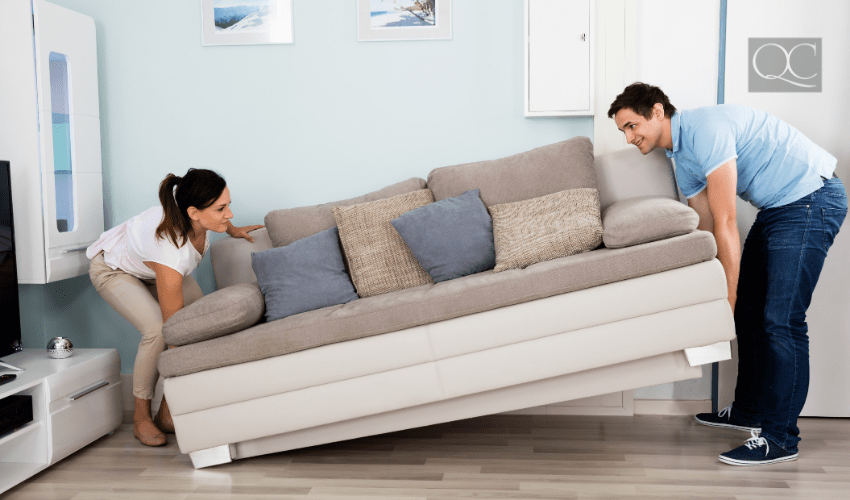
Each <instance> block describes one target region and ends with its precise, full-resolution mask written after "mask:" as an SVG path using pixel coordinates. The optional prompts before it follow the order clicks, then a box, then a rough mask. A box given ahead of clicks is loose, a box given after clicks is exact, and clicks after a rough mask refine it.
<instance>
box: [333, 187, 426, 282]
mask: <svg viewBox="0 0 850 500" xmlns="http://www.w3.org/2000/svg"><path fill="white" fill-rule="evenodd" d="M433 202H434V194H433V193H431V190H430V189H421V190H419V191H413V192H412V193H405V194H400V195H397V196H393V197H391V198H385V199H383V200H378V201H373V202H370V203H361V204H359V205H352V206H348V207H333V214H334V218H335V219H336V224H337V227H338V228H339V239H340V241H341V242H342V248H343V250H344V251H345V258H346V260H347V261H348V269H349V271H350V273H351V281H352V282H353V283H354V288H356V289H357V295H359V296H361V297H371V296H373V295H380V294H382V293H388V292H394V291H396V290H402V289H405V288H411V287H414V286H419V285H427V284H429V283H434V280H433V279H431V276H430V275H429V274H428V272H427V271H425V269H424V268H423V267H422V266H421V265H420V264H419V262H418V261H417V260H416V258H415V257H414V256H413V254H412V253H411V252H410V249H409V248H408V247H407V245H406V244H405V243H404V240H403V239H402V238H401V236H400V235H399V234H398V231H396V230H395V228H394V227H393V225H392V224H391V223H390V221H391V220H393V219H395V218H396V217H398V216H399V215H401V214H403V213H405V212H409V211H411V210H413V209H415V208H419V207H424V206H425V205H428V204H429V203H433Z"/></svg>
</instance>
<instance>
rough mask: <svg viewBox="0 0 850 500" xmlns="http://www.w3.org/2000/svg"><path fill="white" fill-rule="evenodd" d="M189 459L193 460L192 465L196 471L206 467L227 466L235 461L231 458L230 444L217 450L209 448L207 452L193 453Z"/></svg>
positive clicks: (216, 448) (217, 447)
mask: <svg viewBox="0 0 850 500" xmlns="http://www.w3.org/2000/svg"><path fill="white" fill-rule="evenodd" d="M189 458H191V459H192V465H194V466H195V468H196V469H203V468H204V467H211V466H213V465H221V464H226V463H228V462H232V461H233V458H232V457H231V456H230V445H228V444H223V445H221V446H216V447H215V448H207V449H206V450H198V451H193V452H191V453H189Z"/></svg>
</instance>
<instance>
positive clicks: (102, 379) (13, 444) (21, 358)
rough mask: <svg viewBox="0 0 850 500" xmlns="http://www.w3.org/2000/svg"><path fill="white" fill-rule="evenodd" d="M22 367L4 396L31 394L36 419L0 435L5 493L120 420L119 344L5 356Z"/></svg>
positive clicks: (1, 389)
mask: <svg viewBox="0 0 850 500" xmlns="http://www.w3.org/2000/svg"><path fill="white" fill-rule="evenodd" d="M3 361H5V362H7V363H10V364H12V365H14V366H17V367H19V368H23V369H24V371H22V372H11V371H9V370H6V369H2V368H0V373H16V374H17V375H18V376H17V378H16V379H15V380H14V381H13V382H10V383H7V384H4V385H2V386H0V399H3V398H6V397H8V396H13V395H28V396H32V406H33V420H32V422H30V423H28V424H26V425H24V426H22V427H19V428H18V429H15V430H13V431H11V432H9V433H6V434H3V435H0V494H2V493H3V492H4V491H6V490H8V489H10V488H12V487H14V486H15V485H17V484H19V483H21V482H22V481H24V480H26V479H27V478H29V477H32V476H33V475H35V474H37V473H38V472H40V471H42V470H44V469H46V468H47V467H49V466H50V465H53V464H55V463H56V462H58V461H59V460H62V459H63V458H65V457H66V456H68V455H70V454H71V453H73V452H75V451H77V450H79V449H80V448H82V447H83V446H86V445H87V444H89V443H91V442H93V441H94V440H96V439H98V438H100V437H101V436H104V435H106V434H109V433H110V432H112V431H114V430H115V429H116V428H118V426H119V425H121V419H122V416H123V413H122V406H121V380H120V375H119V371H120V367H121V362H120V359H119V358H118V351H116V350H115V349H78V350H76V351H75V352H74V355H73V356H71V357H70V358H66V359H51V358H50V357H48V356H47V353H46V351H44V350H41V349H25V350H24V351H22V352H19V353H15V354H12V355H10V356H7V357H5V358H3Z"/></svg>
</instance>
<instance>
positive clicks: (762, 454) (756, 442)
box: [718, 431, 799, 465]
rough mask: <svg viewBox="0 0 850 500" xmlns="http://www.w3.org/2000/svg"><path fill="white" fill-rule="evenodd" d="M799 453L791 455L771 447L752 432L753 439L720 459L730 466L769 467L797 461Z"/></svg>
mask: <svg viewBox="0 0 850 500" xmlns="http://www.w3.org/2000/svg"><path fill="white" fill-rule="evenodd" d="M798 456H799V453H791V452H788V451H785V450H783V449H782V448H780V447H779V446H776V445H773V446H770V443H768V441H767V439H765V438H763V437H761V436H759V433H758V432H756V431H752V437H751V438H750V439H748V440H747V442H746V443H744V445H743V446H739V447H737V448H735V449H734V450H732V451H727V452H726V453H723V454H722V455H720V456H719V457H718V458H720V461H721V462H723V463H726V464H729V465H767V464H778V463H779V462H788V461H791V460H797V457H798Z"/></svg>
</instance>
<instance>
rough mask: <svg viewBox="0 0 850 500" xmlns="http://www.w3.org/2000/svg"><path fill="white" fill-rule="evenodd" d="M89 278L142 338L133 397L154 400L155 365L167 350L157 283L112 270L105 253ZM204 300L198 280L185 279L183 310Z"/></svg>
mask: <svg viewBox="0 0 850 500" xmlns="http://www.w3.org/2000/svg"><path fill="white" fill-rule="evenodd" d="M89 277H90V278H91V282H92V284H93V285H94V288H95V290H97V293H99V294H100V296H101V297H103V299H104V300H106V303H107V304H109V305H110V306H112V308H113V309H115V310H116V311H117V312H118V314H120V315H121V316H123V317H124V319H126V320H127V321H129V322H130V324H132V325H133V326H134V327H136V329H137V330H139V333H141V334H142V341H141V342H139V351H138V352H137V353H136V362H135V364H134V365H133V395H134V396H136V397H137V398H139V399H153V393H154V388H155V387H156V382H157V380H158V379H159V369H158V368H157V366H156V365H157V361H158V360H159V355H160V353H162V351H163V350H165V340H164V339H163V338H162V311H161V310H160V308H159V302H158V301H157V293H156V280H141V279H139V278H137V277H135V276H133V275H132V274H129V273H126V272H124V271H122V270H121V269H112V268H111V267H109V266H108V265H107V264H106V262H104V260H103V252H101V253H99V254H97V256H96V257H95V258H94V259H92V261H91V266H90V267H89ZM203 296H204V293H203V292H202V291H201V287H199V286H198V282H197V281H195V278H193V277H192V276H191V275H189V276H186V277H184V278H183V305H184V307H185V306H188V305H189V304H191V303H192V302H195V301H196V300H198V299H199V298H201V297H203Z"/></svg>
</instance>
